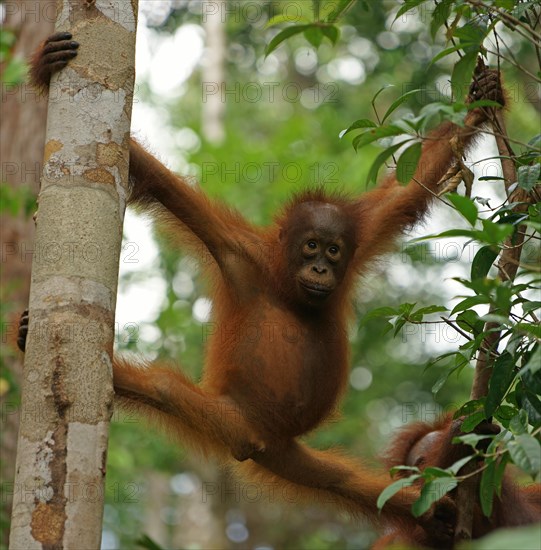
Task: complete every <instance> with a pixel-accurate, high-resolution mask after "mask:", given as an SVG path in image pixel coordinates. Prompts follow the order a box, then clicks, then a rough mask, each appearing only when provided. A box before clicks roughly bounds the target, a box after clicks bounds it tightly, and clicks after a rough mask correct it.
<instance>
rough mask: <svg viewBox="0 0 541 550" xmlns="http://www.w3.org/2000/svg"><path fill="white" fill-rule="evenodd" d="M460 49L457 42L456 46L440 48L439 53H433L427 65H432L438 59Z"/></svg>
mask: <svg viewBox="0 0 541 550" xmlns="http://www.w3.org/2000/svg"><path fill="white" fill-rule="evenodd" d="M460 49H462V46H460V45H459V44H457V45H456V46H452V47H451V48H446V49H445V50H442V51H441V52H440V53H439V54H437V55H435V56H434V57H433V58H432V59H431V60H430V63H429V65H433V64H434V63H436V62H437V61H439V60H440V59H443V58H444V57H447V56H448V55H451V54H452V53H454V52H456V51H458V50H460Z"/></svg>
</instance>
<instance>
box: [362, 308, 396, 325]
mask: <svg viewBox="0 0 541 550" xmlns="http://www.w3.org/2000/svg"><path fill="white" fill-rule="evenodd" d="M396 315H398V310H397V309H394V308H392V307H378V308H376V309H372V310H371V311H369V312H368V313H367V314H366V315H364V316H363V317H362V319H361V322H360V326H363V325H366V323H367V322H368V321H370V320H372V319H376V318H378V317H386V318H389V317H395V316H396Z"/></svg>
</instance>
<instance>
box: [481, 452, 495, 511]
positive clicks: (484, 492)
mask: <svg viewBox="0 0 541 550" xmlns="http://www.w3.org/2000/svg"><path fill="white" fill-rule="evenodd" d="M495 474H496V462H494V461H492V462H489V463H488V464H487V466H486V468H485V469H484V471H483V474H482V476H481V483H480V486H479V496H480V499H481V509H482V510H483V514H485V516H487V517H490V515H491V514H492V505H493V502H494V488H495V485H494V476H495Z"/></svg>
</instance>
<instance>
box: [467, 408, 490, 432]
mask: <svg viewBox="0 0 541 550" xmlns="http://www.w3.org/2000/svg"><path fill="white" fill-rule="evenodd" d="M483 420H486V414H485V412H484V411H477V412H474V413H472V414H470V415H469V416H468V417H466V418H465V419H464V421H463V422H462V431H463V432H471V431H472V430H474V429H475V427H476V426H477V425H478V424H479V423H480V422H482V421H483Z"/></svg>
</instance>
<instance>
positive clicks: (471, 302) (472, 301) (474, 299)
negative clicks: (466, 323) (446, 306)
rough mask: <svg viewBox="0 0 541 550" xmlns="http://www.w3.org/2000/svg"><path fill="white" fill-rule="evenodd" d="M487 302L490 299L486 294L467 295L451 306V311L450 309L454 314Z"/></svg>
mask: <svg viewBox="0 0 541 550" xmlns="http://www.w3.org/2000/svg"><path fill="white" fill-rule="evenodd" d="M472 278H473V277H472ZM489 302H490V299H489V298H488V297H487V296H483V295H478V296H468V297H467V298H465V299H464V300H462V302H459V303H458V304H457V305H456V306H455V307H454V308H453V311H451V315H454V314H455V313H458V312H460V311H465V310H467V309H470V308H471V307H473V306H478V305H479V304H488V303H489Z"/></svg>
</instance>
